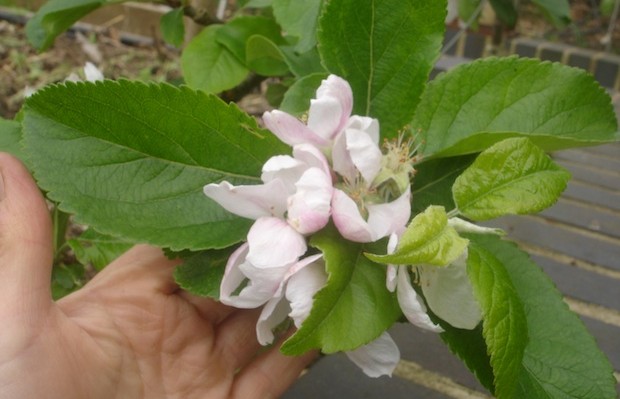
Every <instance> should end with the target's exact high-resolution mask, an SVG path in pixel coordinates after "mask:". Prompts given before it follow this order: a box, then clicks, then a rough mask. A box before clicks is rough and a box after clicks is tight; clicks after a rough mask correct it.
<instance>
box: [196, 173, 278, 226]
mask: <svg viewBox="0 0 620 399" xmlns="http://www.w3.org/2000/svg"><path fill="white" fill-rule="evenodd" d="M203 192H204V193H205V195H206V196H207V197H209V198H211V199H212V200H213V201H215V202H217V203H218V204H219V205H220V206H221V207H223V208H224V209H226V210H227V211H228V212H231V213H234V214H235V215H239V216H241V217H244V218H248V219H258V218H260V217H263V216H278V217H283V215H284V212H286V198H287V197H288V195H289V194H288V190H287V188H286V186H285V185H284V184H283V182H282V181H279V180H273V181H270V182H268V183H266V184H257V185H251V186H245V185H244V186H233V185H232V184H230V183H228V182H226V181H223V182H221V183H219V184H215V183H212V184H207V185H206V186H204V189H203Z"/></svg>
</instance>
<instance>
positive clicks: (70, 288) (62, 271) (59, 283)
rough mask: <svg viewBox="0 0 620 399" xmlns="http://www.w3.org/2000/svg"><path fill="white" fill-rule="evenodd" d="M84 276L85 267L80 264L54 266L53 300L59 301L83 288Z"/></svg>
mask: <svg viewBox="0 0 620 399" xmlns="http://www.w3.org/2000/svg"><path fill="white" fill-rule="evenodd" d="M84 274H85V270H84V266H83V265H81V264H79V263H76V264H72V265H64V264H59V265H56V266H54V268H53V269H52V284H51V288H52V299H53V300H55V301H57V300H59V299H60V298H62V297H64V296H66V295H69V294H70V293H72V292H74V291H76V290H77V289H79V288H80V287H82V285H83V284H84Z"/></svg>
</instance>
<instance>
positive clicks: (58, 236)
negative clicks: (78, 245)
mask: <svg viewBox="0 0 620 399" xmlns="http://www.w3.org/2000/svg"><path fill="white" fill-rule="evenodd" d="M70 217H71V215H69V214H68V213H65V212H63V211H61V210H60V209H58V205H57V204H55V205H54V210H53V211H52V222H53V229H54V230H53V240H54V241H53V244H54V247H53V248H54V259H55V260H58V257H59V256H60V255H61V254H62V250H63V249H64V248H65V244H66V243H67V228H68V226H69V219H70Z"/></svg>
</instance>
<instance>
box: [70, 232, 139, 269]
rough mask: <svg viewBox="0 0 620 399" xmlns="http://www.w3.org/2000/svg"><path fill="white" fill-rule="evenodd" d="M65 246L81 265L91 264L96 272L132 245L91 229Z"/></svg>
mask: <svg viewBox="0 0 620 399" xmlns="http://www.w3.org/2000/svg"><path fill="white" fill-rule="evenodd" d="M67 244H68V245H69V246H70V247H71V250H73V253H74V254H75V257H76V258H77V260H78V261H79V262H80V263H81V264H83V265H88V264H91V265H92V266H93V267H94V268H95V269H96V270H102V269H103V268H104V267H106V266H107V265H109V264H110V263H112V261H113V260H114V259H116V258H118V257H119V256H120V255H122V254H123V253H125V252H126V251H127V250H129V249H130V248H131V247H132V246H133V245H134V244H133V243H129V242H127V241H123V240H121V239H118V238H116V237H112V236H110V235H107V234H101V233H99V232H97V231H95V230H93V229H88V230H86V231H85V232H84V233H82V234H81V235H80V236H79V237H77V238H72V239H70V240H67Z"/></svg>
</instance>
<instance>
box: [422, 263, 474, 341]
mask: <svg viewBox="0 0 620 399" xmlns="http://www.w3.org/2000/svg"><path fill="white" fill-rule="evenodd" d="M418 270H419V273H420V285H421V286H422V292H423V293H424V297H425V298H426V303H428V306H429V307H430V308H431V310H432V311H433V313H435V314H436V315H437V316H439V317H441V318H442V319H443V320H445V321H447V322H448V323H450V324H451V325H452V326H454V327H456V328H464V329H468V330H471V329H474V328H476V326H477V325H478V323H479V322H480V320H481V319H482V314H481V312H480V305H479V304H478V302H477V301H476V299H475V298H474V292H473V288H472V286H471V282H470V281H469V277H468V276H467V264H466V255H464V256H461V257H460V258H459V259H457V260H456V261H455V262H454V263H452V264H451V265H449V266H446V267H436V266H420V267H418Z"/></svg>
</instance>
